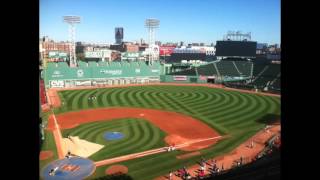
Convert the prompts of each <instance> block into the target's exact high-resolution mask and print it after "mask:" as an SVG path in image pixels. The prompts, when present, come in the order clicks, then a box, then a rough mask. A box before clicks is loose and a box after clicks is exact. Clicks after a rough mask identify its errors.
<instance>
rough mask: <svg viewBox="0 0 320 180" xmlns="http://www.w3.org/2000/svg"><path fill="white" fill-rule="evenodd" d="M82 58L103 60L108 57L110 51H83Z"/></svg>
mask: <svg viewBox="0 0 320 180" xmlns="http://www.w3.org/2000/svg"><path fill="white" fill-rule="evenodd" d="M84 56H85V57H86V58H104V57H110V56H111V51H110V50H103V51H85V52H84Z"/></svg>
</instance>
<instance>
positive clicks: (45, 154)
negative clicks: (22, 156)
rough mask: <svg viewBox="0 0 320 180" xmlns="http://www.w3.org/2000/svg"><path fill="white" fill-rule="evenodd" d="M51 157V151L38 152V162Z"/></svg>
mask: <svg viewBox="0 0 320 180" xmlns="http://www.w3.org/2000/svg"><path fill="white" fill-rule="evenodd" d="M52 156H53V152H52V151H41V152H40V157H39V158H40V160H46V159H49V158H50V157H52Z"/></svg>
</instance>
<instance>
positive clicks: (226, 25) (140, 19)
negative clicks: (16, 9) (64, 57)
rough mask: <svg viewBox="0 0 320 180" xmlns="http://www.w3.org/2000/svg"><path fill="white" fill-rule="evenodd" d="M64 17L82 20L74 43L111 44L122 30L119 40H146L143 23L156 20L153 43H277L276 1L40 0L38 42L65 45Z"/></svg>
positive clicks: (277, 3) (66, 28)
mask: <svg viewBox="0 0 320 180" xmlns="http://www.w3.org/2000/svg"><path fill="white" fill-rule="evenodd" d="M65 15H77V16H80V17H81V23H80V24H78V25H77V30H76V32H77V33H76V41H82V42H88V43H107V44H111V43H114V42H115V38H114V28H115V27H123V28H124V39H123V41H129V42H130V41H131V42H132V41H137V42H140V39H141V38H142V39H144V40H145V41H147V37H148V35H147V29H146V28H145V27H144V21H145V19H147V18H157V19H159V20H160V27H159V29H157V31H156V41H161V42H162V43H166V42H180V41H183V42H184V43H185V44H188V43H193V42H196V43H201V42H202V43H205V44H211V43H214V44H215V43H216V41H217V40H222V38H223V36H224V35H225V34H226V33H227V32H228V31H229V30H231V31H238V30H240V31H242V32H244V33H246V32H251V34H252V40H254V41H257V42H259V43H268V44H280V1H279V0H272V1H263V0H247V1H242V0H240V1H236V2H234V1H230V0H226V1H207V0H202V1H200V2H199V1H195V0H186V1H182V0H174V1H168V0H159V1H156V2H154V1H145V0H140V1H128V0H121V1H113V0H110V1H100V0H93V1H88V0H77V1H75V0H68V1H61V0H55V1H53V0H40V34H39V35H40V37H43V36H49V38H50V39H53V40H55V41H67V40H68V25H67V24H66V23H64V22H63V20H62V17H63V16H65Z"/></svg>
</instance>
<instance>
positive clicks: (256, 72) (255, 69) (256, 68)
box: [253, 63, 268, 77]
mask: <svg viewBox="0 0 320 180" xmlns="http://www.w3.org/2000/svg"><path fill="white" fill-rule="evenodd" d="M266 66H268V65H267V64H260V63H254V65H253V77H257V76H258V75H259V74H260V73H261V72H262V71H263V70H264V69H265V68H267V67H266Z"/></svg>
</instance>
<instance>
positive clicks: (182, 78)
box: [173, 76, 188, 81]
mask: <svg viewBox="0 0 320 180" xmlns="http://www.w3.org/2000/svg"><path fill="white" fill-rule="evenodd" d="M187 79H188V78H187V76H173V80H174V81H186V80H187Z"/></svg>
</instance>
